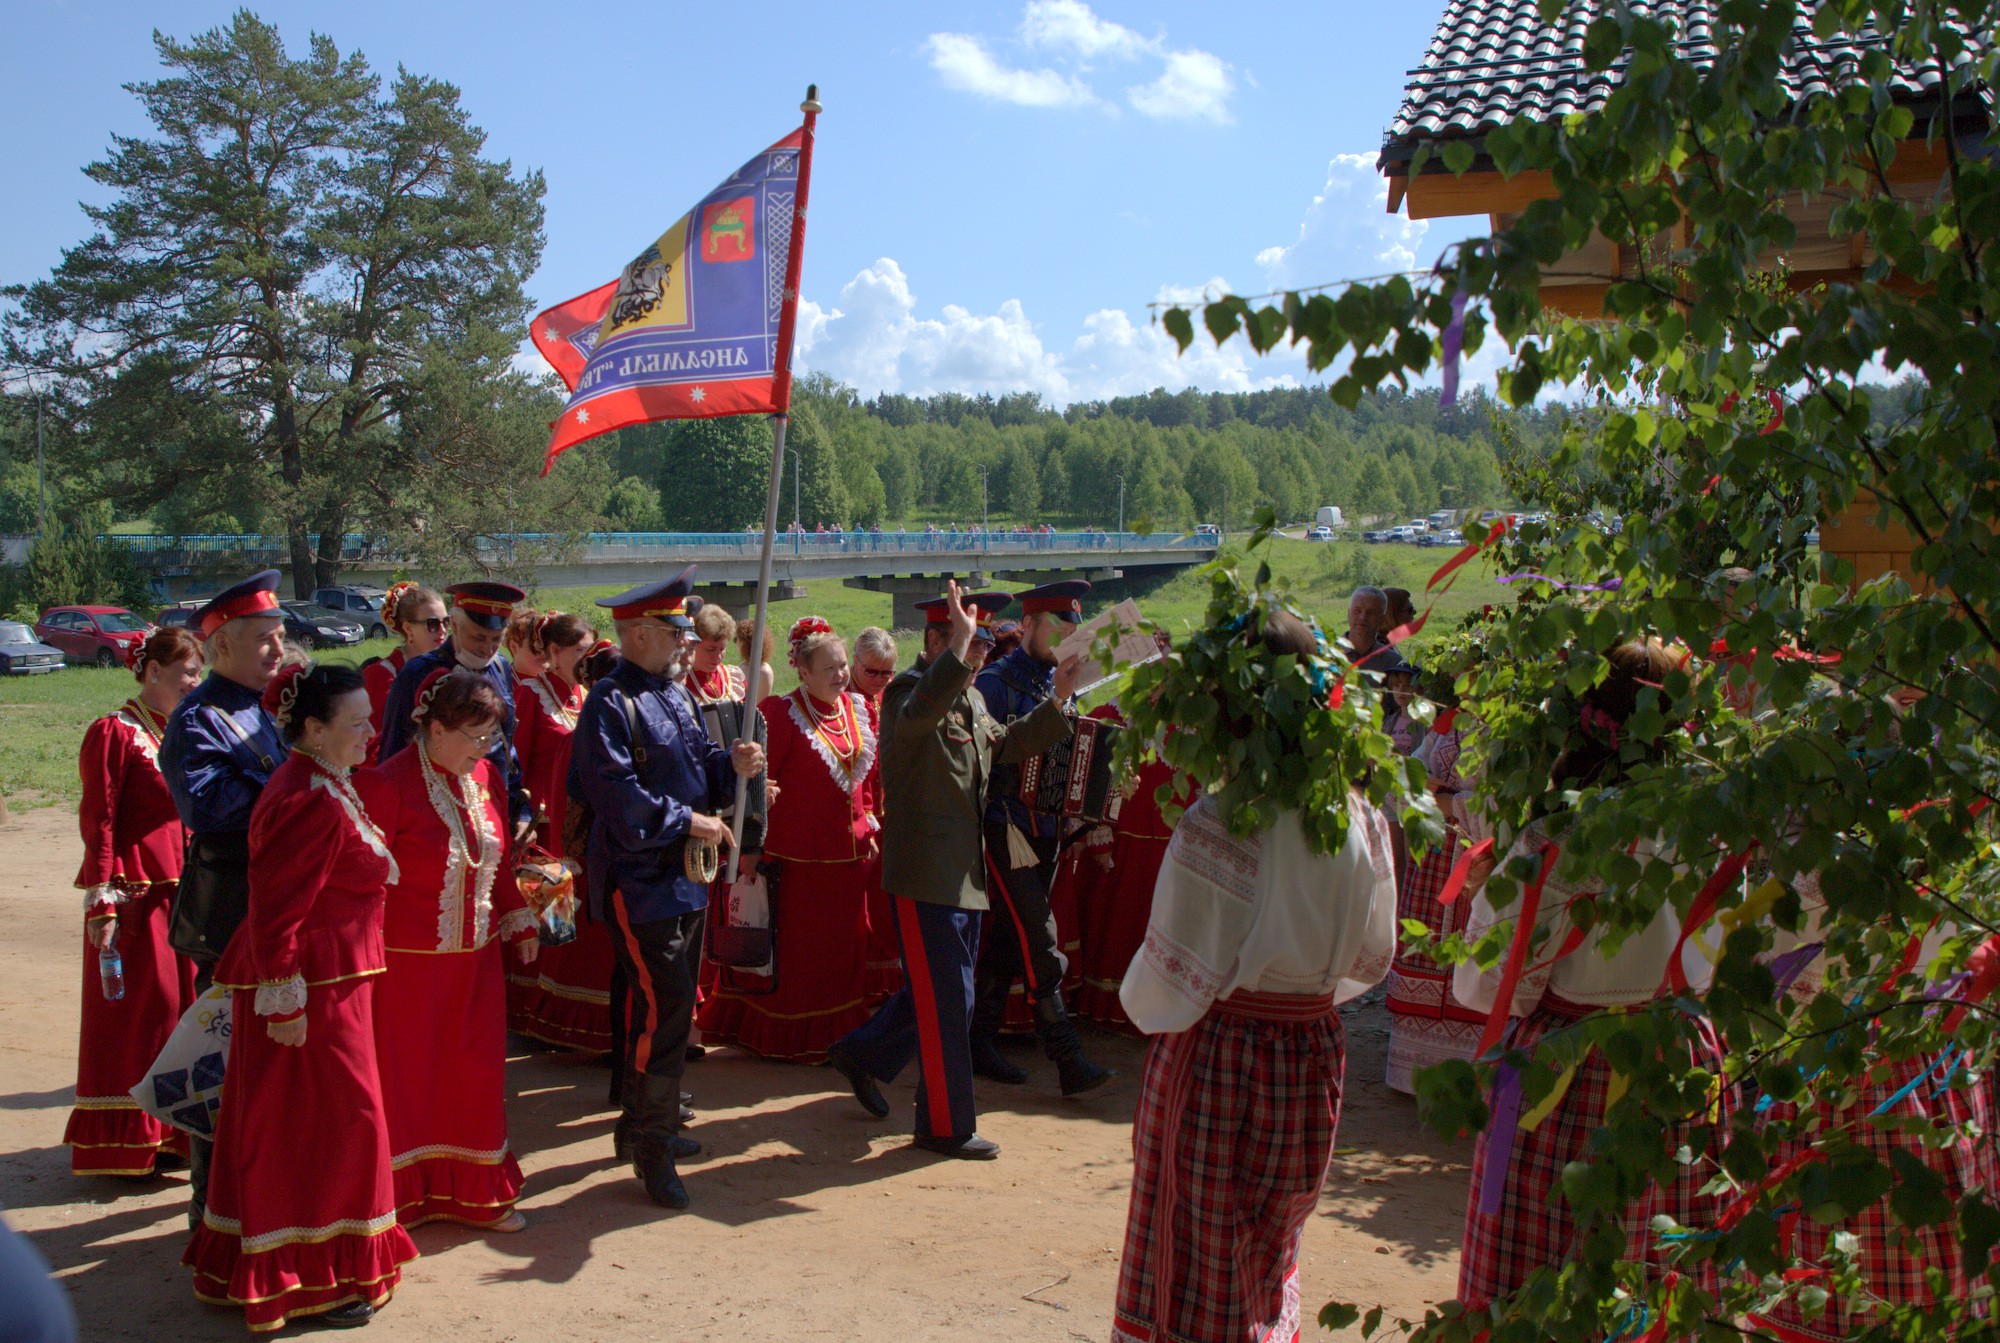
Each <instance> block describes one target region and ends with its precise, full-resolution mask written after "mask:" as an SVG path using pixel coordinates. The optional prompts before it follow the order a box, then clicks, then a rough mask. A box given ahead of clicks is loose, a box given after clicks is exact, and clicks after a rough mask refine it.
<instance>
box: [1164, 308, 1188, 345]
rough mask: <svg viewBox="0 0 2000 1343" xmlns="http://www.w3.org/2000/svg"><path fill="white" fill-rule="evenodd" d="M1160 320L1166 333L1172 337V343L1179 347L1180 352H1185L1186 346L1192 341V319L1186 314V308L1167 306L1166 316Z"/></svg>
mask: <svg viewBox="0 0 2000 1343" xmlns="http://www.w3.org/2000/svg"><path fill="white" fill-rule="evenodd" d="M1160 320H1161V324H1162V325H1164V326H1165V327H1166V328H1167V334H1168V335H1169V336H1172V337H1173V338H1174V344H1175V345H1176V346H1178V347H1179V349H1180V352H1181V353H1182V354H1186V353H1187V347H1188V346H1190V345H1192V344H1193V343H1194V321H1193V319H1191V318H1190V317H1189V316H1188V310H1187V309H1186V308H1169V309H1167V314H1166V316H1165V317H1163V318H1161V319H1160Z"/></svg>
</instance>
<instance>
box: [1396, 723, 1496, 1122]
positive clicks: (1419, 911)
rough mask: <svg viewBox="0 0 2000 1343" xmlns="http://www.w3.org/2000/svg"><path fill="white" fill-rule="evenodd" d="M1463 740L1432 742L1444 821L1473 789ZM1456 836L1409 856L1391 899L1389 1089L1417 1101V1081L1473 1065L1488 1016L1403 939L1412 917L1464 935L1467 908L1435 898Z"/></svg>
mask: <svg viewBox="0 0 2000 1343" xmlns="http://www.w3.org/2000/svg"><path fill="white" fill-rule="evenodd" d="M1462 741H1463V738H1462V736H1461V734H1460V733H1459V732H1458V730H1457V729H1453V730H1451V731H1449V732H1446V733H1443V734H1441V735H1439V736H1438V738H1437V740H1436V741H1434V742H1432V743H1431V754H1430V758H1429V761H1428V764H1429V767H1430V779H1431V788H1432V789H1433V790H1434V791H1435V792H1436V793H1437V794H1438V800H1439V802H1440V803H1441V804H1444V806H1445V810H1446V815H1447V819H1448V821H1449V818H1450V817H1451V816H1452V815H1453V814H1454V813H1456V814H1457V815H1459V816H1460V817H1462V816H1463V814H1464V813H1463V811H1462V809H1460V807H1459V806H1458V804H1456V803H1454V802H1453V801H1452V799H1454V798H1456V797H1457V796H1458V795H1459V794H1460V793H1464V792H1467V791H1469V790H1470V788H1471V785H1470V783H1469V782H1468V781H1467V780H1465V779H1462V778H1460V777H1459V773H1458V755H1459V749H1460V747H1461V744H1462ZM1461 838H1462V837H1461V835H1460V833H1459V830H1458V828H1457V825H1456V823H1451V824H1448V826H1447V829H1446V831H1445V837H1444V839H1443V841H1442V842H1441V843H1438V844H1435V845H1433V846H1432V847H1431V848H1430V849H1428V850H1426V851H1425V853H1424V855H1423V857H1421V858H1412V859H1411V860H1410V861H1409V862H1408V863H1407V864H1406V865H1405V867H1404V873H1403V881H1402V885H1401V888H1400V890H1399V892H1398V894H1397V897H1396V927H1397V929H1398V933H1397V939H1396V961H1395V964H1394V965H1393V966H1391V967H1390V970H1389V1063H1388V1083H1389V1086H1390V1088H1391V1089H1392V1090H1396V1091H1400V1092H1402V1093H1403V1094H1405V1095H1408V1096H1414V1095H1415V1094H1416V1092H1417V1084H1416V1075H1417V1073H1419V1072H1421V1071H1422V1070H1423V1069H1425V1068H1431V1067H1435V1066H1437V1065H1438V1064H1440V1063H1443V1062H1445V1061H1447V1060H1449V1059H1467V1060H1469V1059H1471V1058H1472V1056H1473V1055H1474V1054H1475V1053H1476V1052H1477V1051H1478V1048H1479V1033H1480V1031H1481V1030H1482V1029H1483V1028H1484V1026H1485V1021H1486V1018H1485V1015H1484V1014H1483V1013H1480V1012H1475V1011H1473V1010H1472V1009H1471V1008H1468V1007H1466V1006H1464V1005H1463V1004H1461V1003H1459V1002H1458V1000H1457V999H1455V998H1453V997H1452V995H1451V972H1450V971H1449V970H1448V969H1447V968H1446V967H1444V966H1441V965H1439V964H1438V963H1437V962H1436V961H1435V960H1432V959H1431V958H1430V957H1429V956H1426V955H1424V954H1423V953H1422V952H1419V951H1417V950H1416V949H1415V948H1414V947H1413V946H1412V945H1410V943H1409V941H1408V939H1407V938H1406V937H1405V936H1404V935H1403V934H1402V933H1401V931H1400V930H1401V929H1402V926H1403V924H1404V922H1405V921H1407V920H1410V919H1415V920H1416V921H1417V922H1418V923H1421V924H1423V925H1424V927H1426V928H1428V929H1430V931H1431V936H1432V937H1433V938H1435V939H1438V940H1442V939H1444V938H1446V937H1448V936H1450V935H1452V934H1453V933H1462V932H1464V931H1465V924H1466V920H1467V919H1468V918H1469V917H1471V913H1472V902H1471V901H1470V900H1456V901H1453V902H1452V903H1451V904H1448V905H1446V904H1440V903H1439V902H1438V896H1439V894H1440V893H1442V892H1443V890H1444V888H1445V884H1446V883H1447V882H1448V881H1449V880H1450V879H1451V870H1452V868H1453V867H1454V866H1455V865H1456V864H1457V862H1458V854H1459V846H1460V842H1461Z"/></svg>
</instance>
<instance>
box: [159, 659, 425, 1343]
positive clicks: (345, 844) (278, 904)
mask: <svg viewBox="0 0 2000 1343" xmlns="http://www.w3.org/2000/svg"><path fill="white" fill-rule="evenodd" d="M264 703H265V707H266V708H267V709H269V710H270V712H271V715H272V717H273V718H274V719H275V720H276V721H277V723H278V726H279V729H280V730H281V731H282V732H283V733H284V735H285V740H286V741H287V742H289V743H290V744H291V748H292V751H291V754H290V755H289V756H287V757H286V759H285V761H284V763H283V764H281V765H279V766H278V768H277V770H276V771H275V772H274V773H273V774H272V775H271V782H270V783H269V785H267V786H266V787H265V789H264V793H263V796H261V797H259V798H258V799H257V807H256V810H255V811H253V812H252V813H251V814H250V909H249V913H248V914H247V915H246V916H245V918H244V920H243V926H242V927H241V928H240V929H239V930H238V931H237V934H236V936H235V938H234V939H232V940H231V941H230V943H229V949H228V950H227V951H225V952H224V953H223V956H222V960H221V961H220V962H219V963H217V965H216V969H215V982H216V983H217V984H220V985H223V986H224V987H226V988H229V989H233V990H234V991H235V992H234V995H233V1001H232V1012H233V1020H234V1030H233V1031H232V1033H231V1035H230V1040H229V1069H228V1084H227V1085H226V1086H224V1087H223V1089H222V1112H221V1114H220V1115H219V1116H218V1121H217V1124H216V1136H215V1156H214V1159H213V1162H212V1163H211V1165H210V1169H209V1184H208V1208H207V1211H206V1212H205V1213H204V1214H203V1215H202V1222H201V1225H200V1226H198V1227H196V1228H195V1231H194V1235H193V1236H192V1237H191V1238H190V1239H189V1241H188V1246H187V1252H186V1253H185V1254H184V1255H183V1256H182V1262H183V1263H186V1264H188V1265H189V1266H190V1267H192V1268H193V1269H194V1290H195V1295H196V1296H198V1297H200V1298H201V1299H202V1300H203V1301H207V1302H209V1303H210V1304H213V1305H221V1306H229V1305H233V1306H240V1307H242V1309H243V1318H244V1321H245V1323H247V1324H248V1325H249V1326H250V1328H251V1329H252V1330H253V1331H255V1332H260V1333H261V1332H264V1331H267V1330H271V1329H281V1328H283V1327H284V1326H285V1324H286V1323H287V1322H288V1321H290V1320H291V1319H293V1318H295V1317H298V1316H307V1315H318V1316H322V1317H323V1318H325V1319H326V1321H327V1322H328V1323H330V1324H340V1325H355V1324H362V1323H365V1322H366V1321H367V1320H368V1319H369V1317H371V1316H372V1315H373V1314H374V1313H375V1311H376V1309H377V1308H378V1307H380V1306H381V1305H382V1304H383V1303H384V1302H386V1301H388V1299H389V1298H390V1296H392V1295H393V1294H394V1293H395V1290H396V1284H397V1282H398V1281H399V1280H400V1279H401V1277H402V1265H403V1264H405V1263H407V1262H409V1261H410V1260H412V1259H415V1258H416V1257H417V1247H416V1246H415V1245H414V1244H412V1243H411V1241H410V1236H409V1233H408V1232H407V1231H405V1230H403V1228H402V1227H401V1226H400V1225H398V1224H397V1221H396V1199H395V1186H394V1182H393V1181H392V1179H391V1177H390V1174H389V1124H388V1118H387V1116H386V1114H385V1113H384V1109H383V1104H382V1083H381V1077H380V1074H379V1071H378V1069H377V1066H376V1060H375V1013H374V1006H375V989H376V985H377V984H378V983H379V982H380V981H379V980H378V978H377V976H379V975H380V974H381V973H382V969H383V956H382V888H383V887H384V886H385V885H387V884H388V883H389V882H390V881H393V880H394V879H395V877H396V864H395V860H394V859H392V858H391V857H390V856H389V846H388V844H387V843H386V842H385V841H384V840H383V838H382V832H381V831H380V830H379V829H377V828H376V826H375V825H374V823H373V822H372V821H370V820H369V818H368V814H367V812H366V811H365V810H364V809H363V808H362V805H361V799H360V797H359V796H358V795H357V794H356V793H355V791H354V785H353V783H352V782H351V781H350V780H349V778H348V771H349V770H350V769H352V768H354V767H355V766H356V765H359V764H360V763H361V762H362V760H363V759H364V758H365V757H366V756H367V754H368V743H369V741H370V740H371V739H373V737H374V735H375V733H374V729H373V728H371V727H370V726H369V725H368V692H367V689H366V688H365V687H364V686H363V685H362V682H361V673H360V672H358V671H356V670H354V669H353V668H352V667H336V666H319V667H306V666H295V667H287V668H285V669H284V670H282V671H280V672H279V673H278V675H277V676H276V677H274V678H273V679H272V681H271V684H270V685H269V686H268V687H267V688H266V689H265V691H264Z"/></svg>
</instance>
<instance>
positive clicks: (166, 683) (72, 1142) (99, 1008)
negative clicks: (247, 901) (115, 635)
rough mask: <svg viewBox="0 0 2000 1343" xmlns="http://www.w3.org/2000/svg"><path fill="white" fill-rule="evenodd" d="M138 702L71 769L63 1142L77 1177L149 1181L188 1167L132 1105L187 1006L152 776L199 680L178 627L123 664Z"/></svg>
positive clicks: (162, 811)
mask: <svg viewBox="0 0 2000 1343" xmlns="http://www.w3.org/2000/svg"><path fill="white" fill-rule="evenodd" d="M132 673H133V675H135V676H137V677H138V678H139V694H138V696H137V698H134V699H129V700H126V701H125V706H124V707H123V708H121V709H120V710H118V712H116V713H113V714H106V715H105V716H104V717H102V718H100V719H98V720H97V721H96V722H95V723H92V724H91V725H90V730H89V731H88V732H86V733H84V736H83V752H82V755H81V756H80V758H79V759H78V761H77V771H78V773H79V774H80V775H81V776H82V779H83V802H82V804H81V805H80V806H79V807H78V808H77V821H78V824H79V825H80V826H81V828H82V830H83V867H82V869H81V870H80V871H78V873H77V874H76V884H77V887H78V888H79V889H80V890H82V891H83V934H84V937H83V940H84V948H83V1035H82V1039H81V1040H80V1041H79V1043H78V1046H77V1051H76V1108H75V1109H73V1110H71V1111H70V1115H69V1127H68V1128H67V1129H66V1130H65V1131H64V1132H63V1141H64V1142H66V1143H68V1144H69V1149H70V1156H69V1167H70V1169H71V1170H72V1171H74V1172H75V1173H76V1174H78V1175H124V1176H144V1175H151V1174H152V1173H153V1170H154V1166H155V1163H156V1162H157V1160H158V1158H159V1157H160V1156H161V1155H162V1154H166V1155H170V1156H174V1157H179V1158H181V1159H182V1160H185V1159H186V1158H187V1135H186V1134H185V1133H183V1132H181V1131H180V1130H179V1129H177V1128H173V1127H172V1126H170V1125H167V1124H162V1123H160V1122H159V1121H158V1120H156V1119H154V1118H153V1117H152V1116H151V1115H149V1114H147V1113H146V1112H145V1111H144V1110H141V1109H140V1108H139V1107H138V1106H137V1105H136V1104H134V1103H133V1100H132V1097H131V1095H130V1094H129V1093H130V1092H131V1089H132V1087H133V1086H134V1085H135V1084H136V1083H137V1082H138V1081H139V1080H140V1079H141V1078H143V1077H144V1076H145V1075H146V1071H147V1069H148V1068H149V1067H150V1066H151V1064H152V1062H153V1059H154V1058H155V1056H157V1055H158V1054H159V1052H160V1046H161V1045H163V1044H165V1043H166V1041H167V1037H168V1036H169V1035H171V1034H173V1030H174V1026H175V1024H176V1023H177V1022H179V1021H180V1019H181V1013H182V1012H185V1011H186V1010H187V1008H188V1004H190V1003H192V1002H193V1001H194V998H195V992H194V965H193V963H192V962H190V961H189V960H188V959H187V958H186V957H184V956H182V955H181V954H180V953H179V952H177V951H175V950H174V949H173V948H172V947H170V946H168V945H167V912H168V910H169V909H170V908H171V907H172V905H173V900H174V888H175V886H176V885H177V884H178V882H179V880H180V875H181V850H182V849H183V848H184V847H185V845H186V841H187V836H186V833H185V832H184V831H183V830H182V829H181V819H180V815H179V814H178V813H177V812H176V811H175V810H174V799H173V797H172V795H171V794H169V793H168V792H167V781H166V780H165V779H164V778H162V777H161V776H160V759H159V746H160V733H161V731H163V730H164V729H165V727H166V725H167V715H168V714H169V713H170V712H172V710H173V707H174V706H175V705H176V704H179V703H180V702H181V698H182V696H184V695H186V694H187V692H188V691H190V690H192V689H194V687H195V683H196V682H198V681H200V680H201V645H200V644H199V643H198V642H196V640H195V637H194V635H193V634H192V633H191V632H189V631H188V630H186V629H183V628H178V627H169V628H166V629H161V630H155V631H154V632H153V633H152V634H151V635H150V636H149V637H148V638H147V640H146V642H145V643H144V644H142V645H140V648H139V656H138V659H137V660H136V661H135V662H134V663H133V666H132ZM114 950H115V951H116V953H117V955H118V958H119V959H120V961H122V962H123V973H124V996H123V997H121V998H118V999H116V1000H113V999H108V998H106V997H105V996H104V981H103V976H102V975H101V974H100V973H99V970H98V959H99V957H100V956H102V955H103V954H104V953H105V952H107V951H114Z"/></svg>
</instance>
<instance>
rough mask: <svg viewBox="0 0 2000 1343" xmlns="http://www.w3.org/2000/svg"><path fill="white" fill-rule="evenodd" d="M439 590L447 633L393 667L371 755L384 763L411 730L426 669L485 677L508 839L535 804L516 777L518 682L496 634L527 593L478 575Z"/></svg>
mask: <svg viewBox="0 0 2000 1343" xmlns="http://www.w3.org/2000/svg"><path fill="white" fill-rule="evenodd" d="M445 592H446V593H447V594H448V595H449V596H450V597H451V634H450V636H449V637H448V638H446V639H445V641H444V642H443V643H442V644H440V645H439V646H438V647H436V648H434V649H432V650H431V651H430V652H428V653H425V654H423V655H422V656H421V657H413V658H411V659H410V660H409V661H408V662H405V663H404V664H403V669H402V670H401V671H399V672H397V673H396V680H395V683H394V684H393V685H391V686H390V687H389V698H388V701H387V703H386V704H385V705H384V706H383V709H382V742H381V747H380V749H378V750H377V751H376V753H375V757H376V759H377V760H379V761H381V762H382V763H383V764H387V763H388V762H389V759H390V757H392V756H394V755H395V754H396V752H398V751H400V750H402V749H403V748H404V747H406V746H408V745H409V744H410V742H411V740H412V739H413V738H414V737H415V736H416V728H417V724H416V719H415V718H414V717H413V716H412V715H413V713H414V712H415V710H416V707H417V690H418V689H419V688H420V687H421V686H422V685H423V683H424V680H425V678H427V677H428V676H429V675H430V674H431V673H432V672H434V671H436V670H437V669H438V668H439V667H443V668H445V669H447V670H449V669H451V668H453V667H463V668H465V669H466V670H467V671H470V672H476V673H477V674H478V675H480V676H483V677H485V678H486V680H487V682H488V684H490V685H491V686H492V687H493V693H495V694H496V695H498V696H500V703H501V705H502V707H503V710H504V713H503V715H502V718H501V723H500V731H499V732H497V733H495V734H494V737H493V745H492V746H491V748H490V749H489V750H488V751H487V754H488V755H489V756H490V757H491V758H492V760H493V772H494V773H495V774H497V775H498V776H499V778H500V780H501V783H502V785H503V786H504V787H505V788H506V790H507V808H506V810H507V820H508V824H509V825H510V826H511V827H512V839H513V840H514V842H516V843H519V842H520V841H522V840H524V839H526V838H527V836H528V831H529V829H530V827H531V826H533V824H534V819H535V812H534V805H535V804H534V802H533V801H532V800H531V799H530V798H529V797H528V790H527V787H526V786H525V785H524V784H523V782H522V779H521V757H520V756H519V755H518V754H517V753H516V752H515V750H514V700H515V697H516V695H517V694H518V692H519V685H518V682H517V681H516V679H515V676H514V665H513V663H511V662H509V661H508V660H507V659H506V658H505V657H503V656H501V654H500V640H501V636H502V634H503V633H504V631H505V630H506V628H507V622H508V621H509V620H511V619H512V618H513V615H514V607H515V606H516V605H518V604H519V603H520V601H521V600H522V599H523V598H524V597H526V596H527V595H528V594H527V593H525V592H523V591H521V589H519V588H517V587H515V586H514V585H513V584H512V583H493V582H484V581H481V582H472V583H454V584H452V585H451V586H450V587H448V588H446V589H445Z"/></svg>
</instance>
